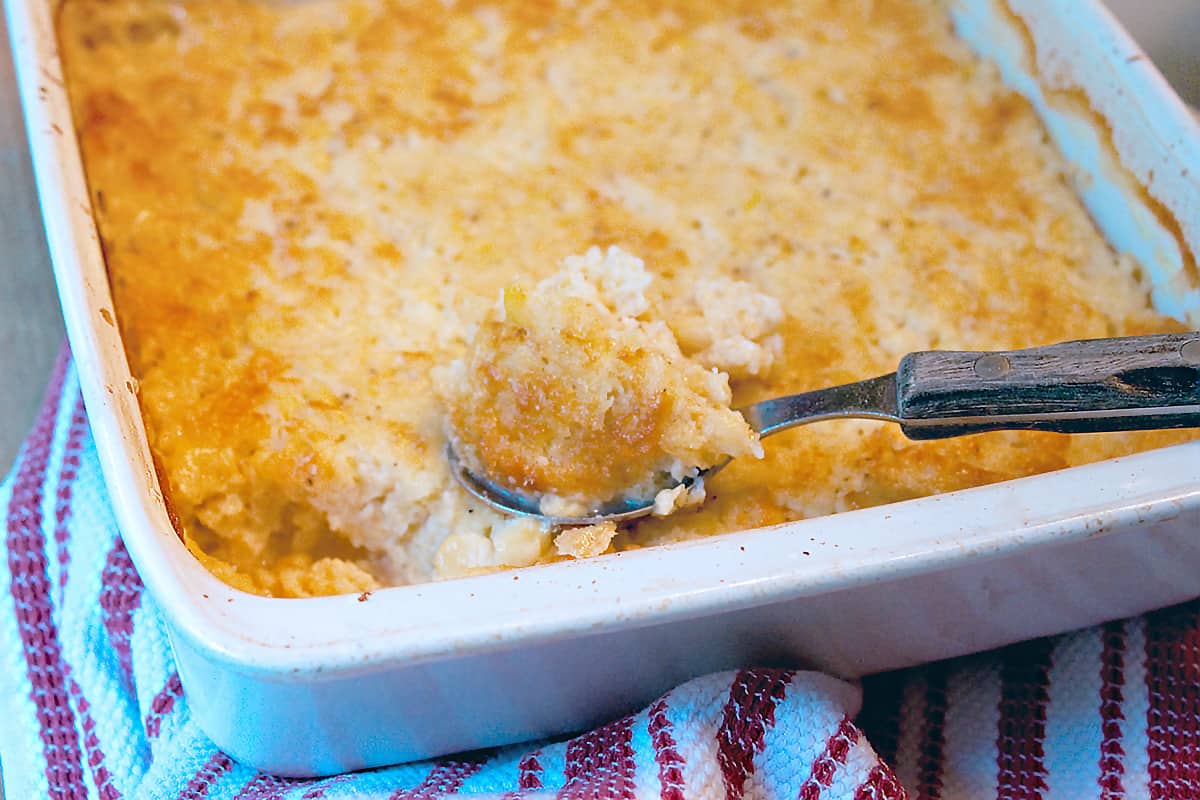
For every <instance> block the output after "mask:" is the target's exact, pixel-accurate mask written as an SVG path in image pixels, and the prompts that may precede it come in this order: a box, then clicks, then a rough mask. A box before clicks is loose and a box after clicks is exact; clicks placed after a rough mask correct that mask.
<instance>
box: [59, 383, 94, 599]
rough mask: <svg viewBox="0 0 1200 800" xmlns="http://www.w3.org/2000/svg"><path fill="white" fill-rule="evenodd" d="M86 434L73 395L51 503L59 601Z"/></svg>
mask: <svg viewBox="0 0 1200 800" xmlns="http://www.w3.org/2000/svg"><path fill="white" fill-rule="evenodd" d="M86 433H87V414H86V413H85V412H84V408H83V396H82V395H76V397H75V408H74V410H73V411H72V412H71V425H70V427H69V428H68V429H67V441H66V444H65V445H63V459H62V467H61V468H60V469H59V472H58V491H57V493H56V494H55V504H54V544H55V548H56V555H57V557H58V592H59V594H58V596H59V599H60V601H61V599H62V596H63V592H64V591H65V590H66V587H67V566H68V565H69V564H70V562H71V553H70V551H69V550H68V549H67V540H68V539H69V538H70V534H71V531H70V529H69V528H68V527H67V522H68V521H69V520H70V519H71V501H72V499H73V495H74V485H75V479H76V478H77V477H79V453H80V451H81V450H83V437H84V434H86Z"/></svg>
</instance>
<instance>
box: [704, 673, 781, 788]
mask: <svg viewBox="0 0 1200 800" xmlns="http://www.w3.org/2000/svg"><path fill="white" fill-rule="evenodd" d="M794 674H795V673H794V672H792V671H790V670H779V669H749V670H741V671H739V672H738V673H737V675H736V676H735V677H734V679H733V685H732V686H731V687H730V689H729V699H728V700H727V701H726V702H725V710H724V714H723V717H722V720H721V727H720V729H719V730H718V731H717V763H718V764H719V765H720V767H721V778H722V780H723V781H724V784H725V795H726V797H727V798H729V800H741V797H742V793H743V787H744V786H745V784H746V778H747V777H749V776H750V775H752V774H753V773H754V756H755V755H756V754H757V753H758V752H759V751H760V750H762V748H763V737H765V736H766V733H767V730H768V729H770V728H771V727H772V726H774V724H775V706H776V705H777V704H778V703H779V702H780V701H781V700H783V698H784V696H785V695H786V694H787V685H788V683H789V682H790V681H791V680H792V676H793V675H794Z"/></svg>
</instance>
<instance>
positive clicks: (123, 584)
mask: <svg viewBox="0 0 1200 800" xmlns="http://www.w3.org/2000/svg"><path fill="white" fill-rule="evenodd" d="M141 603H142V579H141V578H140V577H138V574H137V570H135V569H134V568H133V562H132V561H131V560H130V559H129V551H127V550H126V549H125V543H124V542H122V541H121V537H120V536H117V537H115V538H114V539H113V544H112V548H111V549H110V550H109V551H108V557H107V558H106V559H105V561H104V570H103V571H102V572H101V573H100V611H101V620H102V621H103V623H104V630H106V631H108V641H109V643H110V644H111V645H112V648H113V650H114V651H115V652H116V654H117V660H118V661H119V662H120V664H121V670H122V671H123V672H124V674H125V677H126V678H127V679H128V680H129V681H130V682H132V681H133V652H132V650H131V649H130V640H131V639H132V638H133V612H134V611H136V610H137V608H138V606H139V605H141Z"/></svg>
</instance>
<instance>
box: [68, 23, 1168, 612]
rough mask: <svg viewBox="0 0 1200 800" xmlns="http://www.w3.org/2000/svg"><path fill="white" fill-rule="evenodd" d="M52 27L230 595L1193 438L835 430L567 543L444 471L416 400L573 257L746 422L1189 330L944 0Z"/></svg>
mask: <svg viewBox="0 0 1200 800" xmlns="http://www.w3.org/2000/svg"><path fill="white" fill-rule="evenodd" d="M59 24H60V31H59V32H60V38H61V42H62V49H63V53H64V58H65V66H66V71H67V77H68V84H69V89H70V93H71V99H72V103H73V106H74V113H75V118H76V121H77V128H78V132H79V137H80V141H81V145H82V150H83V155H84V161H85V165H86V169H87V174H88V180H89V184H90V187H91V191H92V195H93V207H94V210H95V212H96V215H97V218H98V220H99V224H100V231H101V236H102V239H103V243H104V247H105V254H106V258H107V261H108V266H109V271H110V276H111V279H112V285H113V292H114V295H115V301H116V310H117V313H118V318H119V322H120V325H121V328H122V332H123V335H124V338H125V343H126V347H127V350H128V354H129V358H130V361H131V364H132V367H133V371H134V374H135V375H136V376H137V378H138V379H139V381H140V386H141V395H140V397H141V403H142V407H143V411H144V415H145V419H146V425H147V429H148V433H149V436H150V442H151V446H152V448H153V450H154V452H155V454H156V457H157V458H158V459H159V460H160V461H161V464H162V467H163V471H164V474H165V476H166V479H167V481H168V482H169V491H170V494H171V497H172V498H173V500H174V503H175V505H176V508H177V511H178V514H179V518H180V521H181V526H182V533H183V535H184V537H185V540H186V541H187V543H188V544H189V546H190V547H191V548H192V550H193V552H195V553H197V555H199V556H200V557H201V558H202V559H203V560H204V561H205V563H206V564H208V565H209V566H210V568H212V569H213V570H214V571H215V572H216V573H217V574H218V575H219V576H221V577H222V578H224V579H225V580H227V581H230V582H231V583H233V584H235V585H238V586H241V587H244V588H247V589H249V590H252V591H257V592H263V593H271V594H281V595H302V594H312V593H330V592H339V591H352V590H360V589H363V588H369V587H373V586H376V585H380V584H388V583H402V582H407V581H419V580H428V579H430V578H435V577H451V576H455V575H463V574H469V573H471V572H474V571H478V570H488V569H495V568H498V567H505V566H523V565H527V564H532V563H537V562H540V561H545V560H550V559H553V558H559V557H564V554H565V555H567V556H570V555H578V554H590V553H594V552H596V551H597V550H602V549H604V548H605V547H616V548H628V547H636V546H643V545H649V544H656V543H661V542H669V541H675V540H678V539H682V538H688V537H692V536H700V535H707V534H712V533H718V532H725V531H731V530H736V529H741V528H747V527H754V526H760V525H769V524H772V523H777V522H782V521H785V520H789V519H796V518H801V517H809V516H815V515H820V514H827V513H830V512H835V511H842V510H846V509H853V508H858V507H862V506H867V505H873V504H879V503H885V502H891V501H895V500H901V499H905V498H910V497H917V496H921V495H926V494H931V493H935V492H943V491H948V490H953V489H959V488H963V487H967V486H974V485H979V484H984V483H989V482H993V481H998V480H1003V479H1006V478H1011V477H1015V476H1019V475H1026V474H1030V473H1036V472H1041V471H1045V470H1051V469H1056V468H1060V467H1065V466H1069V465H1073V464H1079V463H1084V462H1088V461H1093V460H1096V459H1100V458H1105V457H1109V456H1112V455H1116V454H1119V453H1127V452H1130V451H1134V450H1139V449H1144V448H1148V447H1154V446H1159V445H1162V444H1165V443H1169V442H1174V441H1179V440H1181V439H1182V438H1183V437H1184V436H1186V435H1187V434H1181V433H1147V434H1112V435H1103V436H1076V437H1063V436H1056V435H1053V434H1035V433H995V434H986V435H980V436H974V437H969V438H965V439H961V440H955V441H944V442H927V443H917V442H910V441H907V440H906V439H904V438H903V436H902V435H901V434H900V433H899V431H897V430H896V429H895V428H894V427H889V426H887V425H885V424H881V423H872V422H857V421H845V422H837V423H827V424H822V425H819V426H812V427H808V428H805V429H797V430H794V431H790V432H788V433H784V434H780V435H779V436H778V437H776V438H773V439H772V441H771V442H770V446H769V447H768V448H767V452H766V456H765V458H764V459H763V460H761V461H758V460H755V459H753V458H739V459H738V460H737V461H735V462H734V464H733V465H732V466H730V467H729V468H727V469H726V470H725V471H723V472H722V473H721V474H720V475H719V476H717V477H716V478H715V479H714V480H713V481H712V482H711V485H710V486H709V487H708V488H709V492H710V498H709V501H708V502H707V503H706V504H705V505H704V506H703V507H702V508H701V509H699V510H686V511H683V512H680V513H678V514H675V515H672V516H670V517H666V518H662V519H653V520H647V521H645V522H642V523H639V524H637V525H635V526H633V527H632V528H630V529H628V530H623V531H620V532H618V533H617V535H616V536H615V538H612V535H611V532H604V531H600V532H599V533H598V534H597V532H595V531H586V532H584V533H582V534H581V533H579V532H575V533H573V534H572V535H571V536H570V537H568V539H564V540H562V541H560V542H559V543H558V544H557V545H556V544H555V541H554V538H555V536H556V535H558V536H559V537H560V538H561V537H562V536H564V535H565V534H556V533H555V532H554V531H549V530H545V529H543V528H541V527H540V526H538V525H537V524H535V523H532V522H529V521H526V520H510V519H505V518H503V517H501V516H499V515H497V514H495V513H493V512H491V511H489V510H488V509H485V508H483V507H481V506H479V505H478V504H476V503H473V502H472V501H470V500H469V499H468V498H467V497H466V496H465V495H464V494H463V493H462V492H461V491H460V490H459V489H458V488H457V487H456V486H455V485H454V484H453V483H452V481H451V479H450V477H449V473H448V471H447V468H446V465H445V461H444V458H443V452H444V448H445V443H446V434H445V422H446V408H445V407H444V405H443V401H442V400H441V399H439V395H438V393H437V391H436V389H435V385H434V383H435V375H437V374H439V371H440V370H444V369H449V368H450V367H449V365H451V364H452V363H453V362H455V361H456V360H458V359H461V358H463V357H464V354H465V352H466V344H467V341H468V339H469V338H470V336H471V335H472V334H473V332H474V331H475V330H476V328H477V326H478V325H479V324H480V323H481V322H483V321H484V320H485V319H486V318H487V316H488V314H489V313H490V310H491V309H492V308H493V307H494V305H495V303H496V298H497V296H498V294H499V292H500V291H501V289H502V288H503V287H505V286H508V285H510V284H512V283H513V282H514V280H516V279H521V280H524V281H525V282H527V283H528V284H530V285H532V284H534V283H536V282H537V281H540V280H543V279H545V278H547V277H548V276H550V275H551V274H553V273H555V272H556V271H557V270H558V269H559V268H560V264H562V263H563V261H564V259H567V258H569V257H571V256H580V257H582V256H583V255H584V254H586V253H587V251H588V250H589V248H590V247H592V246H598V247H600V248H608V247H610V246H617V247H619V248H620V249H621V251H622V252H624V253H628V254H630V255H631V256H633V257H636V258H638V259H641V260H642V261H643V262H644V265H645V269H646V271H647V272H648V273H650V275H651V276H652V278H653V280H652V281H651V282H650V283H649V284H648V285H647V286H646V288H645V298H646V301H647V308H648V311H647V315H648V317H647V319H650V318H652V319H653V320H656V321H658V322H661V323H662V324H664V325H665V326H667V328H669V329H670V332H671V333H672V335H673V336H674V338H675V340H676V341H677V343H678V346H679V348H680V351H681V353H682V354H683V355H684V356H686V357H687V358H688V359H689V360H690V362H692V363H695V364H697V365H699V366H700V367H703V368H704V369H708V370H711V369H713V368H715V369H716V370H718V371H719V372H720V373H723V374H724V375H727V376H728V380H729V383H730V385H731V387H732V394H733V397H732V401H733V404H734V405H735V406H736V405H740V404H744V403H747V402H752V401H755V400H758V399H762V398H764V397H767V396H771V395H777V394H784V393H790V392H795V391H802V390H806V389H811V388H816V387H820V386H825V385H829V384H834V383H841V382H846V381H850V380H856V379H859V378H863V377H868V376H871V375H875V374H879V373H882V372H886V371H890V370H891V369H893V368H894V367H895V364H896V362H897V360H898V358H899V357H900V356H901V355H902V354H903V353H905V352H908V351H911V350H918V349H928V348H935V347H940V348H955V349H958V348H961V349H989V348H1009V347H1021V346H1031V345H1035V344H1044V343H1049V342H1054V341H1059V340H1065V339H1078V338H1086V337H1099V336H1107V335H1116V334H1137V333H1147V332H1154V331H1165V330H1174V329H1177V328H1178V326H1177V325H1176V324H1175V323H1173V322H1172V321H1171V320H1168V319H1166V318H1163V317H1161V316H1159V315H1157V314H1155V313H1154V312H1153V311H1152V310H1151V309H1150V306H1149V301H1148V299H1147V292H1146V287H1145V286H1144V285H1143V283H1142V282H1141V280H1140V275H1139V271H1138V268H1137V265H1136V264H1134V263H1133V262H1132V261H1131V260H1130V259H1128V258H1126V257H1123V256H1119V255H1117V254H1115V253H1113V252H1112V251H1111V250H1110V249H1109V248H1108V246H1107V245H1106V244H1105V242H1104V240H1103V239H1102V238H1101V236H1100V235H1099V233H1098V232H1097V231H1096V229H1095V227H1094V226H1093V224H1092V222H1091V221H1090V219H1089V218H1088V217H1087V215H1086V213H1085V211H1084V209H1083V208H1082V206H1081V204H1080V202H1079V200H1078V199H1077V197H1076V195H1075V193H1074V192H1073V190H1072V187H1071V183H1070V175H1069V173H1068V170H1067V167H1066V165H1065V163H1064V162H1063V161H1062V159H1061V158H1060V156H1059V155H1058V154H1057V153H1056V152H1055V151H1054V149H1053V148H1052V147H1051V145H1050V144H1049V143H1048V142H1047V139H1046V135H1045V133H1044V131H1043V129H1042V128H1041V126H1040V125H1039V123H1038V121H1037V119H1036V118H1035V116H1034V114H1033V112H1032V111H1031V109H1030V107H1029V106H1028V104H1027V103H1026V102H1025V101H1024V100H1022V99H1021V98H1020V97H1018V96H1017V95H1015V94H1013V93H1011V92H1009V91H1008V90H1007V89H1006V88H1005V87H1004V86H1003V85H1002V83H1001V82H1000V80H999V79H998V77H997V75H996V74H995V73H994V72H993V71H992V70H991V69H990V68H987V67H985V66H984V65H982V64H981V63H980V62H979V61H977V60H976V59H975V58H974V57H973V56H972V55H971V54H970V53H969V52H968V51H967V49H966V48H965V46H964V45H962V44H961V43H960V42H959V41H957V40H956V39H955V38H954V36H953V34H952V31H951V29H950V27H949V23H948V20H947V17H946V15H945V12H944V10H943V9H942V8H941V6H940V5H939V4H938V3H936V2H932V1H930V0H837V1H836V2H834V1H833V0H779V1H778V2H774V1H772V0H753V1H752V0H741V1H740V2H725V1H723V0H722V1H721V2H716V1H714V2H702V1H701V0H674V1H671V0H667V1H662V0H658V1H655V2H643V1H642V0H606V1H603V2H582V3H571V4H566V3H563V4H561V6H560V4H558V3H555V2H552V1H551V0H542V1H541V2H530V1H529V0H511V2H510V1H500V0H495V1H493V2H475V1H474V0H471V1H470V2H468V1H466V0H463V1H461V2H445V3H427V2H423V1H422V0H411V2H400V1H397V2H384V0H308V1H307V2H233V0H205V2H202V3H186V2H151V0H139V1H135V0H106V1H105V2H98V1H93V0H67V2H66V3H65V4H64V5H63V7H62V11H61V14H60V19H59ZM533 313H536V309H535V310H534V312H533ZM593 534H596V535H593ZM609 539H611V542H610V541H609ZM584 540H586V541H584ZM597 543H598V544H597Z"/></svg>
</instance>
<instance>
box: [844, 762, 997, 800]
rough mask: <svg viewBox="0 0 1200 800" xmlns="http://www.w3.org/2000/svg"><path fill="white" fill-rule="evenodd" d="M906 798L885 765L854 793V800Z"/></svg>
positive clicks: (876, 768)
mask: <svg viewBox="0 0 1200 800" xmlns="http://www.w3.org/2000/svg"><path fill="white" fill-rule="evenodd" d="M1001 796H1002V797H1003V795H1001ZM906 797H908V793H907V792H905V791H904V787H903V786H901V785H900V781H898V780H896V776H895V775H894V774H892V771H891V770H890V769H888V768H887V767H886V766H884V765H883V764H880V765H878V766H876V767H875V768H874V769H872V770H871V771H870V773H868V774H867V779H866V780H865V781H863V783H862V785H861V786H859V787H858V790H857V791H855V792H854V800H904V798H906Z"/></svg>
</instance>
